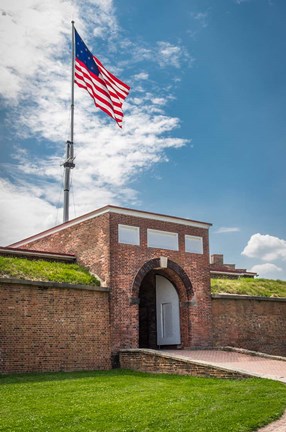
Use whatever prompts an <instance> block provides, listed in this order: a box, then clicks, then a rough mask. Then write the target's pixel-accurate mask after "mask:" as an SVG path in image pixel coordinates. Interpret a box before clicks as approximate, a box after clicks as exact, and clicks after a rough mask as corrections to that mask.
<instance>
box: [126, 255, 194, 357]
mask: <svg viewBox="0 0 286 432" xmlns="http://www.w3.org/2000/svg"><path fill="white" fill-rule="evenodd" d="M162 264H163V265H162ZM157 276H161V277H163V278H165V279H167V280H168V281H169V282H170V283H171V284H172V286H173V287H174V289H175V290H176V292H177V295H178V299H179V315H180V324H179V327H180V336H181V346H183V347H189V346H190V345H191V322H190V307H191V298H192V296H193V288H192V284H191V281H190V279H189V277H188V275H187V274H186V272H185V271H184V270H183V269H182V268H181V267H180V266H179V265H178V264H177V263H175V262H173V261H171V260H167V262H166V260H165V262H164V263H162V261H161V260H160V258H155V259H153V260H151V261H148V262H146V263H145V264H144V265H143V266H142V268H141V269H140V270H139V272H138V273H137V275H136V277H135V279H134V283H133V298H135V299H136V298H137V299H138V303H139V328H138V346H139V347H140V348H153V349H156V348H158V341H157V321H156V316H157V314H156V277H157Z"/></svg>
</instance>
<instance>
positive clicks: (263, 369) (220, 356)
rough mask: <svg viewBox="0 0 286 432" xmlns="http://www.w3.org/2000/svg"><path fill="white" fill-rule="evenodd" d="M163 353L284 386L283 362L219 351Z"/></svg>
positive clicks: (285, 378)
mask: <svg viewBox="0 0 286 432" xmlns="http://www.w3.org/2000/svg"><path fill="white" fill-rule="evenodd" d="M164 352H166V353H168V354H174V355H175V356H180V357H184V358H189V359H190V360H197V361H200V362H206V363H208V364H212V365H214V366H220V367H223V368H226V369H232V370H236V371H240V372H246V373H249V374H251V375H253V376H256V377H261V378H270V379H273V380H275V381H281V382H284V383H285V384H286V361H283V360H273V359H271V358H264V357H257V356H252V355H247V354H241V353H238V352H231V351H221V350H198V351H197V350H195V351H185V350H164ZM285 432H286V429H285Z"/></svg>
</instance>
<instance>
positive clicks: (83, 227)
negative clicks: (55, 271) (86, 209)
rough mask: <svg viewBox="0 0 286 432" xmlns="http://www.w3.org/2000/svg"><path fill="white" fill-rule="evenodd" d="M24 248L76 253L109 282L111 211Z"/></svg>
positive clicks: (79, 258)
mask: <svg viewBox="0 0 286 432" xmlns="http://www.w3.org/2000/svg"><path fill="white" fill-rule="evenodd" d="M22 248H24V249H30V250H33V249H35V250H41V251H48V252H59V253H69V254H74V255H76V257H77V262H78V263H79V264H81V265H83V266H84V267H86V268H88V269H89V270H90V271H91V272H92V273H94V274H96V275H97V276H98V277H99V278H100V279H101V280H102V281H103V284H104V285H105V286H109V285H110V280H109V276H110V271H109V266H110V259H109V256H110V249H109V213H105V214H103V215H101V216H98V217H96V218H94V219H89V220H86V221H84V222H80V223H78V224H76V225H73V226H70V227H67V228H65V229H63V230H61V231H58V232H55V233H52V234H49V235H47V236H46V237H44V238H41V239H39V240H35V241H31V242H29V243H26V244H25V245H23V246H22Z"/></svg>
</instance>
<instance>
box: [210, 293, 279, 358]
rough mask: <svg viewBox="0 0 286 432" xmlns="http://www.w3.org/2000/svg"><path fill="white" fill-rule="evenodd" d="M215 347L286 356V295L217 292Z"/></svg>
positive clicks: (213, 311) (214, 318) (214, 331)
mask: <svg viewBox="0 0 286 432" xmlns="http://www.w3.org/2000/svg"><path fill="white" fill-rule="evenodd" d="M212 315H213V343H214V346H215V347H216V346H229V345H230V346H234V347H238V348H245V349H248V350H252V351H260V352H264V353H268V354H273V355H280V356H286V298H265V297H249V296H236V295H226V294H225V295H213V296H212Z"/></svg>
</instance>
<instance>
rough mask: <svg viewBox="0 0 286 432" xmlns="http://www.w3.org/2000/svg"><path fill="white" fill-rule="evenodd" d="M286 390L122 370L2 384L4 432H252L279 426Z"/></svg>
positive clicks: (254, 382)
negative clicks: (277, 423)
mask: <svg viewBox="0 0 286 432" xmlns="http://www.w3.org/2000/svg"><path fill="white" fill-rule="evenodd" d="M285 407H286V386H285V385H284V384H282V383H279V382H275V381H271V380H263V379H256V378H253V379H246V380H222V379H215V378H195V377H186V376H175V375H155V374H143V373H138V372H137V373H136V372H131V371H124V370H118V369H116V370H113V371H108V372H75V373H53V374H37V375H14V376H10V377H9V376H8V377H2V378H0V430H1V431H21V432H33V431H37V432H47V431H52V432H54V431H57V432H58V431H64V432H85V431H86V432H91V431H92V432H109V431H110V432H143V431H144V432H147V431H150V432H158V431H162V432H167V431H170V432H175V431H176V432H177V431H178V432H250V431H256V430H257V429H258V427H260V426H263V425H265V424H267V423H269V422H270V421H272V420H275V419H277V418H278V417H279V416H281V414H282V413H283V411H284V409H285Z"/></svg>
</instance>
